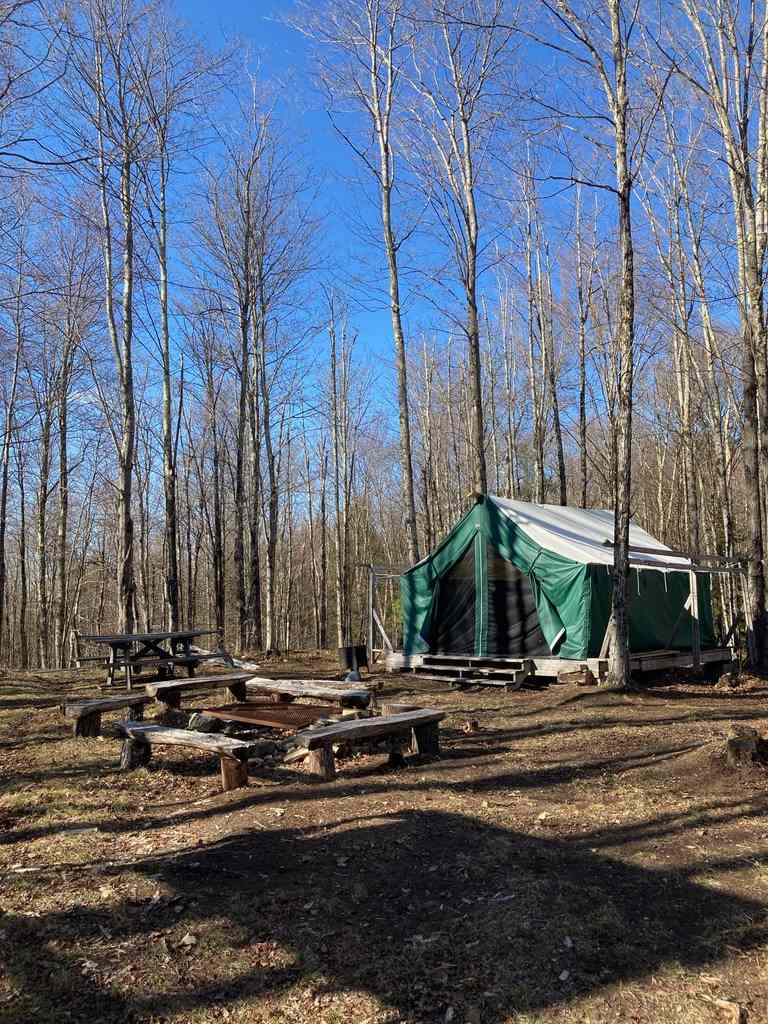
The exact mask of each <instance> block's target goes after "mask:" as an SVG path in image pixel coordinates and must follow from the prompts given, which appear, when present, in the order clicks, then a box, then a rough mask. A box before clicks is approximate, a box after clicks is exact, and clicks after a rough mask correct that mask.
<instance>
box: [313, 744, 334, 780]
mask: <svg viewBox="0 0 768 1024" xmlns="http://www.w3.org/2000/svg"><path fill="white" fill-rule="evenodd" d="M307 767H308V768H309V771H310V773H311V774H312V775H313V776H314V777H315V778H316V779H318V780H319V781H320V782H333V780H334V779H335V778H336V760H335V758H334V756H333V747H332V746H331V745H330V743H328V744H326V745H325V746H324V747H318V748H317V750H310V751H309V753H308V755H307Z"/></svg>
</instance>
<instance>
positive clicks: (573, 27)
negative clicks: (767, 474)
mask: <svg viewBox="0 0 768 1024" xmlns="http://www.w3.org/2000/svg"><path fill="white" fill-rule="evenodd" d="M542 5H543V7H544V8H545V9H546V10H547V11H548V12H549V13H550V15H551V16H552V19H553V21H554V24H555V25H556V26H557V27H558V29H559V30H560V31H561V32H562V33H563V34H564V36H565V40H566V48H567V53H568V57H569V59H570V60H572V61H574V62H578V64H579V65H580V66H582V67H584V66H586V67H589V68H590V69H591V71H592V73H593V75H594V76H595V84H596V86H597V88H598V89H599V91H600V92H601V93H602V95H603V99H604V101H605V104H606V108H607V113H608V119H609V124H610V130H611V136H612V142H613V147H612V149H613V152H612V155H613V159H614V163H615V186H614V192H615V195H616V205H617V218H618V232H619V252H618V261H619V298H618V323H617V341H618V353H617V354H618V360H619V365H618V422H617V443H616V454H617V481H616V483H617V487H616V495H615V506H614V507H615V517H614V570H613V597H612V601H611V621H612V642H611V645H610V655H609V659H610V670H609V674H608V679H607V683H608V685H609V686H612V687H617V688H621V687H626V686H629V685H630V682H631V673H630V667H629V616H628V609H627V602H628V598H629V588H628V583H629V524H630V516H631V496H632V494H631V485H632V398H633V384H634V354H635V352H634V340H635V264H634V247H633V242H632V189H633V184H634V169H633V167H632V166H631V160H632V156H633V154H636V153H638V147H637V145H636V144H634V143H633V140H632V138H631V136H630V133H631V124H630V59H631V54H632V49H631V47H632V34H633V31H634V30H635V28H636V19H637V11H638V8H637V5H636V4H629V3H625V0H600V3H598V4H597V5H595V6H594V7H593V6H591V5H584V7H583V9H581V6H582V5H579V7H578V8H577V7H576V6H575V5H572V4H571V3H569V2H568V0H558V2H557V3H550V2H549V0H542ZM604 29H605V32H604ZM644 127H645V129H646V130H647V125H645V126H644ZM640 152H641V150H640Z"/></svg>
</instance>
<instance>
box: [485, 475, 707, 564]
mask: <svg viewBox="0 0 768 1024" xmlns="http://www.w3.org/2000/svg"><path fill="white" fill-rule="evenodd" d="M487 500H488V501H492V502H493V503H494V505H496V507H497V508H498V509H499V511H500V512H502V513H503V514H504V515H505V516H507V517H508V518H509V519H511V520H512V522H513V523H515V525H516V526H519V527H520V529H521V530H523V531H524V532H525V533H526V534H527V536H528V537H530V539H531V540H532V541H534V542H535V543H536V544H539V545H540V546H541V547H543V548H546V549H547V550H548V551H553V552H555V554H558V555H563V557H565V558H570V559H572V561H574V562H584V563H588V564H591V565H594V564H598V565H613V548H612V547H611V544H612V543H613V512H612V511H610V510H609V509H602V508H601V509H583V508H571V507H570V506H568V505H536V504H534V503H533V502H528V501H513V500H512V499H511V498H497V497H495V496H494V495H491V494H489V495H488V498H487ZM605 541H608V544H606V543H605ZM629 543H630V544H635V545H637V546H638V547H643V548H655V549H657V550H658V552H659V554H658V556H657V555H653V554H637V555H635V554H632V555H631V561H632V564H633V565H635V566H638V565H640V564H643V565H648V566H649V567H653V566H654V565H659V564H660V563H662V564H663V565H664V566H666V567H667V568H670V567H674V568H675V569H678V568H679V569H688V568H690V564H691V563H690V561H689V559H687V558H680V557H679V556H677V557H675V556H674V555H671V554H670V553H669V551H670V549H669V548H668V547H666V546H665V545H664V544H661V543H659V541H657V540H656V539H655V538H654V537H652V536H651V535H650V533H646V532H645V530H641V529H640V527H639V526H635V524H634V523H631V524H630V527H629Z"/></svg>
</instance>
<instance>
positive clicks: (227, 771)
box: [221, 756, 248, 793]
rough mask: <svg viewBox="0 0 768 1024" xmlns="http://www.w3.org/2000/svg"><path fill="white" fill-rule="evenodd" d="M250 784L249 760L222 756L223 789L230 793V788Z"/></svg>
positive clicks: (239, 787)
mask: <svg viewBox="0 0 768 1024" xmlns="http://www.w3.org/2000/svg"><path fill="white" fill-rule="evenodd" d="M247 785H248V762H247V761H244V760H239V759H238V758H236V757H225V756H222V758H221V789H222V792H223V793H228V792H229V791H230V789H242V788H243V787H244V786H247Z"/></svg>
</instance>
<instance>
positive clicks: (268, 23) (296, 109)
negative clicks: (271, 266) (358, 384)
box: [176, 0, 392, 372]
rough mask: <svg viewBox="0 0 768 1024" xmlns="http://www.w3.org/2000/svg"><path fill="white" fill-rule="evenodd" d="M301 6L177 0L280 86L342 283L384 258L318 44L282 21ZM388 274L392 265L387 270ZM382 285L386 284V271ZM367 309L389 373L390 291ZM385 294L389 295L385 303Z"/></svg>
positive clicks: (358, 314) (214, 41)
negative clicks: (365, 217)
mask: <svg viewBox="0 0 768 1024" xmlns="http://www.w3.org/2000/svg"><path fill="white" fill-rule="evenodd" d="M293 8H294V4H293V3H292V0H253V2H250V3H249V2H247V0H225V3H223V4H218V5H217V4H215V3H210V2H208V0H177V2H176V10H177V12H178V14H179V16H180V17H181V18H182V19H183V20H184V21H186V22H188V23H189V25H190V27H191V28H192V29H193V30H194V31H195V33H196V34H197V35H199V36H201V37H202V38H203V39H205V40H206V41H208V42H209V43H210V45H211V46H212V48H216V47H218V46H220V45H222V43H224V42H226V41H232V40H235V39H237V40H240V41H242V42H244V43H245V44H246V45H247V46H248V47H252V50H253V63H254V65H255V66H257V67H258V68H259V70H260V73H261V76H262V77H263V79H264V80H265V81H267V82H269V83H270V84H271V86H272V87H276V88H277V90H278V98H279V108H278V113H279V114H280V115H281V116H282V118H284V119H285V121H286V123H288V124H289V125H290V127H291V130H292V134H293V137H294V138H295V140H296V141H297V143H298V144H299V145H300V147H301V149H302V151H303V155H304V159H305V161H306V162H308V163H309V165H310V166H311V167H312V169H313V171H314V170H315V169H316V171H317V176H316V180H319V181H322V189H321V205H322V207H323V212H324V213H325V214H326V221H325V224H324V226H323V231H324V248H325V249H326V251H329V252H330V253H331V254H332V261H331V265H332V267H333V269H334V270H336V271H338V272H339V273H340V276H341V279H342V280H341V281H340V285H339V286H340V289H341V290H342V291H343V290H344V285H343V279H344V276H345V274H346V272H347V271H349V272H350V273H351V272H354V270H355V269H356V268H357V267H358V266H359V263H360V260H361V258H362V257H363V256H365V258H366V259H370V258H371V256H372V255H373V256H374V258H375V259H376V260H377V262H378V260H379V252H378V250H377V251H375V253H373V254H372V253H371V251H370V249H369V248H368V247H365V246H364V243H363V242H361V241H360V240H359V239H358V238H356V237H355V234H354V231H353V230H352V228H351V224H350V222H349V220H348V217H347V215H348V212H349V210H350V208H351V205H352V203H353V202H354V203H357V204H360V202H361V197H360V194H359V193H358V192H357V190H355V196H354V199H352V197H351V196H350V190H349V186H348V185H347V184H346V183H345V181H344V180H343V179H344V176H345V175H349V174H350V173H352V174H357V172H358V166H357V160H356V158H355V157H354V155H353V154H352V153H351V152H350V151H349V149H348V148H347V147H346V145H345V144H344V142H343V141H342V140H341V139H340V138H339V137H338V135H337V134H336V133H335V132H334V130H333V128H332V126H331V123H330V120H329V118H328V114H327V111H326V109H325V105H324V98H323V97H322V96H321V95H320V94H319V92H318V91H317V90H316V88H315V87H314V85H313V81H312V61H311V54H310V52H309V47H310V44H309V42H308V41H307V40H306V38H305V37H303V36H302V35H301V34H300V33H299V32H297V31H295V30H293V29H291V28H289V27H287V26H286V25H285V24H283V23H282V19H283V18H284V17H285V16H286V15H289V14H290V13H291V12H292V10H293ZM381 270H382V272H383V271H384V268H383V267H382V268H381ZM381 283H382V284H386V279H385V278H384V277H383V276H382V278H381ZM370 299H371V301H370V302H368V303H366V308H363V307H361V306H360V305H359V304H358V305H357V307H356V308H353V309H352V311H351V312H352V319H353V322H354V324H355V326H356V327H357V328H358V330H359V331H360V342H361V344H362V345H363V346H364V347H365V348H366V350H368V351H369V352H371V353H373V354H374V355H375V357H376V359H377V361H378V362H379V365H380V368H381V369H382V370H383V371H384V372H387V371H388V369H389V368H390V366H391V362H392V354H391V349H392V344H391V327H390V323H389V311H388V308H386V307H385V306H384V305H383V300H384V299H385V294H384V292H382V293H381V295H380V296H375V295H371V296H370ZM380 300H382V301H380Z"/></svg>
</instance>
